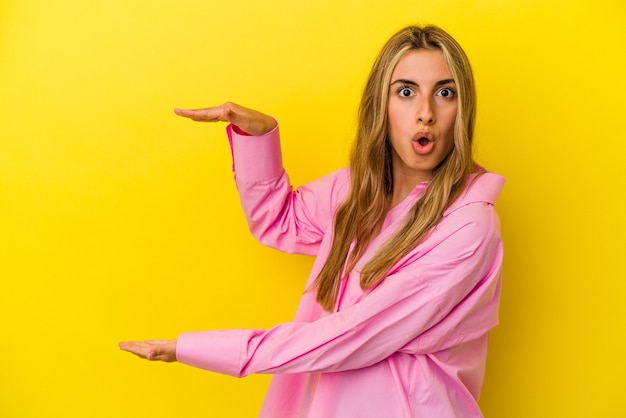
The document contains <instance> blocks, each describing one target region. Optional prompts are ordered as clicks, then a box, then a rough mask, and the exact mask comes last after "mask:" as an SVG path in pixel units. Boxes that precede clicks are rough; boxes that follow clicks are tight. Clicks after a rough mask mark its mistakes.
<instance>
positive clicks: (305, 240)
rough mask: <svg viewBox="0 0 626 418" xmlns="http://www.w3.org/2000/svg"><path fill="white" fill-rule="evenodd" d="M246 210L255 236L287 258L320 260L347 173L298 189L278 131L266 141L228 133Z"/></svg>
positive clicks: (343, 189) (241, 198)
mask: <svg viewBox="0 0 626 418" xmlns="http://www.w3.org/2000/svg"><path fill="white" fill-rule="evenodd" d="M227 133H228V138H229V141H230V144H231V150H232V156H233V171H234V173H235V182H236V185H237V191H238V193H239V197H240V200H241V205H242V207H243V210H244V212H245V215H246V220H247V222H248V226H249V228H250V231H251V232H252V234H253V235H254V236H255V237H256V238H257V239H258V240H259V241H260V242H261V243H262V244H264V245H267V246H270V247H274V248H277V249H279V250H281V251H284V252H287V253H299V254H307V255H315V254H317V251H318V249H319V245H320V242H321V240H322V238H323V236H324V232H325V231H326V230H327V229H328V228H329V227H330V223H331V222H332V219H333V214H334V212H335V210H336V209H337V207H338V206H339V204H340V203H341V199H342V197H343V196H345V191H346V185H347V171H346V170H340V171H337V172H335V173H331V174H329V175H327V176H325V177H323V178H321V179H319V180H316V181H314V182H312V183H309V184H308V185H306V186H302V187H300V188H298V189H297V190H294V188H293V187H292V186H291V185H290V183H289V177H288V176H287V173H286V172H285V170H284V168H283V164H282V157H281V151H280V139H279V131H278V127H276V128H275V129H274V130H272V131H271V132H268V133H267V134H265V135H262V136H246V135H243V134H240V133H238V132H236V130H235V129H234V128H233V126H232V125H229V126H228V128H227Z"/></svg>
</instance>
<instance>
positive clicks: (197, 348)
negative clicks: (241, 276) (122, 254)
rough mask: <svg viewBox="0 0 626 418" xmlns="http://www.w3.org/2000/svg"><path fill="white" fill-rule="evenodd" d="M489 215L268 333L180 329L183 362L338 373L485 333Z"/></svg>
mask: <svg viewBox="0 0 626 418" xmlns="http://www.w3.org/2000/svg"><path fill="white" fill-rule="evenodd" d="M484 206H487V205H484ZM474 209H475V208H474ZM460 212H461V211H458V212H457V214H460ZM486 213H487V214H486V216H483V219H479V220H477V221H469V222H462V223H457V224H453V225H451V226H450V227H449V228H446V229H447V230H446V231H445V233H444V234H443V235H442V234H441V231H439V234H437V233H436V234H434V237H433V238H434V239H435V240H436V244H435V245H434V246H432V247H426V246H419V247H418V249H417V250H416V252H415V253H414V254H413V255H412V257H415V260H413V261H410V262H408V264H407V265H405V266H403V267H401V268H400V269H398V270H397V272H395V273H393V274H391V275H390V276H388V277H387V278H386V279H385V280H384V281H383V282H382V283H381V284H380V285H378V287H377V288H375V289H374V290H372V291H371V292H370V293H369V294H367V295H366V296H364V297H363V299H362V300H361V301H360V302H358V303H356V304H355V305H353V306H351V307H349V308H347V309H346V310H343V311H340V312H336V313H333V314H330V315H328V316H326V317H323V318H321V319H319V320H317V321H315V322H312V323H286V324H281V325H278V326H276V327H274V328H272V329H270V330H267V331H260V330H230V331H209V332H197V333H185V334H181V336H180V337H179V340H178V346H177V357H178V360H179V361H181V362H183V363H186V364H189V365H192V366H195V367H200V368H203V369H207V370H212V371H215V372H219V373H224V374H229V375H233V376H245V375H248V374H251V373H300V372H314V371H323V372H334V371H341V370H349V369H356V368H362V367H367V366H368V365H371V364H374V363H377V362H379V361H381V360H383V359H385V358H387V357H389V356H390V355H392V354H393V353H395V352H398V351H402V352H411V353H414V354H423V353H429V352H434V351H437V350H440V349H443V348H446V347H447V346H450V345H454V344H458V343H460V342H461V341H462V340H464V341H467V340H471V339H474V338H477V337H479V336H481V335H484V333H485V332H487V330H488V329H490V328H491V327H493V326H495V324H496V322H497V294H496V292H495V291H494V289H496V288H498V285H499V272H500V261H501V258H500V257H501V253H500V239H499V234H498V231H497V222H496V221H495V220H493V219H491V216H495V214H493V208H491V207H488V208H487V210H486ZM490 214H493V215H490ZM427 242H430V240H428V241H427ZM494 306H495V309H494ZM478 319H480V320H478Z"/></svg>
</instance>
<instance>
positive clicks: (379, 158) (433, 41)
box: [313, 26, 476, 311]
mask: <svg viewBox="0 0 626 418" xmlns="http://www.w3.org/2000/svg"><path fill="white" fill-rule="evenodd" d="M416 49H431V50H440V51H441V52H442V53H443V56H444V59H445V61H446V63H447V65H448V68H449V70H450V72H451V74H452V77H453V79H454V81H455V84H456V87H457V94H458V95H457V98H458V108H457V109H458V110H457V115H456V120H455V127H454V147H453V149H452V151H451V152H450V153H449V154H448V156H447V157H446V158H445V159H444V160H443V161H442V162H441V163H440V164H439V165H438V166H437V167H436V168H435V169H434V170H433V175H432V178H431V180H430V182H429V184H428V186H427V187H426V190H425V191H424V193H423V196H422V197H421V198H420V199H419V200H418V202H417V203H416V204H415V206H414V207H413V208H412V209H411V211H410V212H409V214H408V215H407V220H406V223H405V224H404V226H403V227H402V228H401V229H400V230H399V231H398V232H397V233H396V234H395V235H394V236H393V237H391V238H390V239H389V240H387V242H385V243H384V244H383V245H382V247H381V248H380V249H379V250H378V252H377V253H376V254H375V255H374V256H373V257H372V258H371V259H370V260H369V261H368V262H367V264H366V265H365V266H364V267H363V270H362V271H361V283H360V284H361V288H362V289H364V290H366V289H370V288H372V287H374V286H375V285H376V284H377V283H378V282H379V281H380V280H381V279H383V278H384V276H385V274H386V273H387V272H388V271H389V269H391V267H392V266H393V265H394V264H396V263H397V262H398V261H400V260H401V259H402V257H404V256H406V255H407V254H408V253H409V252H410V251H411V250H412V249H413V248H415V246H416V245H417V244H418V243H419V242H420V240H422V239H424V237H425V236H426V235H427V234H428V232H429V231H430V230H431V229H432V228H433V227H434V226H435V225H437V223H438V222H439V220H440V219H441V217H442V216H443V213H444V211H445V210H446V208H447V207H448V206H449V205H450V204H451V203H452V202H453V201H454V200H455V199H456V198H457V197H458V195H459V193H460V192H461V190H462V189H463V187H464V185H465V182H466V180H467V177H468V175H469V174H470V173H471V172H472V171H474V169H475V164H474V161H473V159H472V147H471V144H472V136H473V131H474V120H475V115H476V93H475V88H474V78H473V75H472V69H471V66H470V63H469V60H468V59H467V56H466V55H465V52H464V51H463V49H462V48H461V46H460V45H459V44H458V43H457V42H456V41H455V40H454V39H453V38H452V37H451V36H450V35H449V34H448V33H446V32H445V31H443V30H442V29H440V28H438V27H436V26H425V27H423V28H422V27H418V26H409V27H407V28H404V29H402V30H400V31H399V32H397V33H396V34H395V35H393V36H392V37H391V39H389V41H387V43H386V44H385V46H384V47H383V49H382V50H381V52H380V53H379V55H378V57H377V58H376V61H375V62H374V65H373V67H372V71H371V72H370V75H369V78H368V81H367V84H366V86H365V91H364V92H363V97H362V99H361V104H360V107H359V119H358V120H359V124H358V129H357V134H356V140H355V142H354V145H353V148H352V153H351V157H350V179H351V180H350V181H351V189H350V194H349V196H348V198H347V199H346V201H345V202H344V203H343V204H342V205H341V206H340V207H339V209H338V211H337V214H336V217H335V232H334V236H333V243H332V247H331V249H330V254H329V257H328V259H327V261H326V263H325V265H324V267H323V268H322V270H321V271H320V273H319V275H318V276H317V278H316V280H315V282H314V284H313V286H314V287H316V288H317V301H318V302H319V303H320V304H321V305H322V307H323V308H324V309H326V310H327V311H332V310H333V308H334V306H335V303H336V299H337V294H338V291H339V283H340V282H341V278H342V276H343V275H344V274H347V273H349V272H350V271H351V270H352V269H353V268H354V266H355V264H356V263H357V261H358V260H359V258H360V257H361V256H362V255H363V253H364V251H365V249H366V248H367V246H368V244H369V243H370V242H371V240H372V239H373V238H374V236H373V233H374V229H375V226H376V225H377V224H378V223H379V222H380V220H381V218H382V217H383V216H384V213H385V201H386V198H387V197H388V196H390V194H391V193H392V191H393V178H392V174H391V173H392V171H391V168H392V167H391V145H390V143H389V140H388V138H387V133H388V119H387V102H388V97H389V83H390V80H391V74H392V72H393V70H394V68H395V66H396V64H397V63H398V61H399V60H400V59H401V58H402V57H403V56H404V55H405V54H406V53H407V52H409V51H411V50H416ZM353 243H354V247H353V248H352V251H350V247H351V245H352V244H353Z"/></svg>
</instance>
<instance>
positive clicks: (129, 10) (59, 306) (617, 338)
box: [0, 0, 626, 418]
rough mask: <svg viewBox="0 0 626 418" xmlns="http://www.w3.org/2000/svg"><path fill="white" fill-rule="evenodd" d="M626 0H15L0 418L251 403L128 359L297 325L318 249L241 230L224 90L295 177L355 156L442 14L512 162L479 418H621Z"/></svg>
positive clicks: (249, 395)
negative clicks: (190, 335) (372, 101)
mask: <svg viewBox="0 0 626 418" xmlns="http://www.w3.org/2000/svg"><path fill="white" fill-rule="evenodd" d="M625 21H626V5H625V3H624V2H623V1H621V0H614V1H610V0H597V1H580V0H578V1H571V0H562V1H558V0H552V1H545V0H533V1H519V2H514V1H503V0H497V1H496V0H494V1H482V0H475V1H467V2H463V1H429V2H427V1H401V0H386V1H379V0H360V1H356V0H354V1H337V0H324V1H298V2H297V1H289V0H275V1H272V2H269V1H252V0H249V1H236V0H235V1H213V0H187V1H173V0H158V1H157V0H155V1H147V0H135V1H129V0H90V1H77V0H74V1H70V0H65V1H58V0H55V1H53V0H30V1H23V0H3V1H1V2H0V283H1V288H0V416H1V417H48V416H59V417H61V416H63V417H114V416H115V417H138V416H142V417H143V416H151V417H175V416H181V417H182V416H184V417H204V416H212V417H252V416H255V415H256V411H257V410H258V408H259V406H260V404H261V402H262V399H263V394H264V391H265V388H266V386H267V383H268V379H269V378H268V377H267V376H251V377H248V378H246V379H242V380H239V379H234V378H231V377H227V376H220V375H216V374H212V373H207V372H204V371H200V370H196V369H192V368H189V367H186V366H182V365H171V364H154V363H149V362H145V361H140V360H139V359H136V358H135V357H134V356H131V355H129V354H127V353H123V352H120V351H119V350H118V348H117V342H118V341H120V340H127V339H145V338H175V337H176V336H177V335H178V333H179V332H181V331H192V330H202V329H221V328H232V327H245V328H250V327H263V328H264V327H269V326H271V325H272V324H275V323H278V322H284V321H288V320H289V319H290V318H291V315H292V313H293V310H294V309H295V306H296V303H297V300H298V295H299V293H300V291H301V289H302V286H303V283H304V279H305V277H306V276H307V274H308V270H309V268H310V266H311V264H312V260H311V259H310V258H307V257H300V256H288V255H284V254H280V253H277V252H276V251H273V250H270V249H267V248H263V247H261V246H260V245H259V244H257V243H256V242H255V241H254V240H253V238H251V236H250V235H249V233H248V231H247V227H246V225H245V222H244V217H243V215H242V213H241V210H240V208H239V203H238V199H237V196H236V192H235V188H234V186H233V184H232V175H231V172H230V157H229V150H228V146H227V143H226V140H225V136H224V125H201V124H194V123H192V122H189V121H186V120H182V119H180V118H177V117H176V116H175V115H174V114H173V112H172V109H173V108H174V107H204V106H208V105H213V104H219V103H221V102H224V101H226V100H232V101H236V102H240V103H242V104H244V105H247V106H249V107H253V108H258V109H260V110H262V111H265V112H268V113H271V114H273V115H274V116H275V117H277V118H278V119H279V120H280V121H281V125H282V132H283V147H284V157H285V162H286V166H287V169H288V170H289V171H290V173H291V177H292V181H293V182H294V183H295V184H301V183H303V182H307V181H310V180H312V179H314V178H316V177H318V176H321V175H323V174H325V173H327V172H329V171H330V170H333V169H335V168H338V167H341V166H343V165H345V163H346V160H347V152H348V149H349V145H350V142H351V139H352V135H353V133H354V125H355V113H356V107H357V103H358V100H359V97H360V94H361V90H362V87H363V84H364V81H365V77H366V75H367V73H368V71H369V68H370V65H371V63H372V61H373V59H374V57H375V55H376V53H377V52H378V50H379V49H380V47H381V46H382V44H383V43H384V41H385V40H386V39H387V38H388V37H389V36H390V35H391V34H392V33H393V32H395V31H396V30H397V29H399V28H400V27H402V26H405V25H407V24H411V23H436V24H438V25H440V26H442V27H443V28H445V29H447V30H448V31H449V32H450V33H451V34H452V35H453V36H455V37H456V38H457V39H458V40H459V41H460V43H461V44H462V45H463V46H464V48H465V49H466V51H467V53H468V55H469V56H470V59H471V61H472V63H473V65H474V69H475V73H476V79H477V84H478V92H479V114H478V117H479V122H478V128H477V159H478V161H479V162H481V163H482V164H484V165H486V166H487V167H488V168H490V169H491V170H493V171H496V172H499V173H501V174H503V175H504V176H506V177H507V179H508V183H507V186H506V188H505V191H504V193H503V195H502V196H501V199H500V201H499V212H500V215H501V218H502V223H503V231H502V232H503V236H504V239H505V243H506V263H505V266H504V273H505V274H504V293H503V297H502V308H501V325H500V326H499V327H498V328H497V329H496V330H495V331H494V332H493V333H492V337H491V345H490V356H489V363H488V369H487V376H486V381H485V386H484V389H483V394H482V397H481V400H480V403H481V406H482V408H483V410H484V413H485V415H486V416H487V417H506V418H516V417H519V418H528V417H533V418H534V417H548V418H552V417H625V416H626V401H624V393H625V392H626V384H625V383H624V378H623V376H624V375H625V374H626V360H625V354H626V346H625V345H626V344H625V341H626V337H625V336H624V334H625V333H624V331H626V327H625V326H624V321H625V319H626V302H625V301H624V297H625V296H626V292H625V290H626V289H625V287H626V285H625V284H624V283H625V280H624V279H625V278H626V270H625V268H624V254H623V252H624V249H625V248H626V245H624V241H625V239H626V238H625V237H626V227H625V222H624V216H625V214H626V205H625V203H624V197H623V193H624V185H625V179H626V175H625V174H626V172H625V168H624V167H625V165H626V163H625V162H624V155H625V152H626V135H625V134H624V128H623V126H624V122H623V120H624V109H625V105H624V98H625V96H626V89H625V83H624V76H625V74H626V63H625V57H626V48H624V41H626V30H625V27H626V25H625V24H624V22H625Z"/></svg>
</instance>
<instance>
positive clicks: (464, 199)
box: [444, 173, 505, 217]
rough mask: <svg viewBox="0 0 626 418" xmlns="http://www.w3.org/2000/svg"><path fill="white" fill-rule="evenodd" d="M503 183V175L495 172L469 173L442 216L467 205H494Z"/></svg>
mask: <svg viewBox="0 0 626 418" xmlns="http://www.w3.org/2000/svg"><path fill="white" fill-rule="evenodd" d="M504 183H505V179H504V177H502V176H500V175H499V174H495V173H481V174H472V175H470V176H469V178H468V179H467V183H466V185H465V188H464V189H463V191H462V192H461V194H460V195H459V197H458V198H457V199H456V200H455V201H454V202H452V204H451V205H450V206H449V207H448V209H446V211H445V212H444V217H448V216H450V215H451V214H452V213H454V212H456V211H458V210H459V209H461V208H464V207H465V206H468V205H475V204H478V206H483V207H484V206H485V205H488V206H494V205H495V204H496V201H497V200H498V196H499V195H500V193H501V191H502V188H503V187H504Z"/></svg>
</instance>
